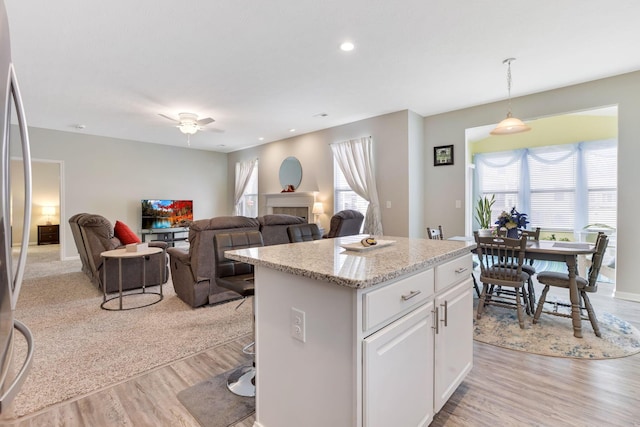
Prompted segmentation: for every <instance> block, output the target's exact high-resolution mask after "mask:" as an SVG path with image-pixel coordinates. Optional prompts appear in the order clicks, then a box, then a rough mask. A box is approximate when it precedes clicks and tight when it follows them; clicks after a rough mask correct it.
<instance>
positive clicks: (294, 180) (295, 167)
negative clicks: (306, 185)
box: [280, 157, 302, 190]
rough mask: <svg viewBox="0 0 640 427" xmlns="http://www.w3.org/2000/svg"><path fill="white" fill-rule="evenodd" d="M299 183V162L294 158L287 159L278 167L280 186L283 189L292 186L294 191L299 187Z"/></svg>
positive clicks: (300, 173) (300, 171)
mask: <svg viewBox="0 0 640 427" xmlns="http://www.w3.org/2000/svg"><path fill="white" fill-rule="evenodd" d="M300 181H302V166H301V165H300V161H299V160H298V159H296V158H295V157H287V158H286V159H284V160H283V161H282V164H281V165H280V185H281V186H282V188H283V189H287V188H289V186H290V185H292V186H293V189H294V190H295V189H297V188H298V186H299V185H300Z"/></svg>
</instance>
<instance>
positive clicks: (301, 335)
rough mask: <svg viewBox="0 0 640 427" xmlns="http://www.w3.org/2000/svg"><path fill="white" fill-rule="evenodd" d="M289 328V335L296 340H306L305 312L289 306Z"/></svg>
mask: <svg viewBox="0 0 640 427" xmlns="http://www.w3.org/2000/svg"><path fill="white" fill-rule="evenodd" d="M289 329H290V330H291V336H292V337H293V338H295V339H297V340H298V341H302V342H306V340H307V335H306V331H305V329H306V324H305V313H304V311H302V310H298V309H297V308H293V307H291V316H290V321H289Z"/></svg>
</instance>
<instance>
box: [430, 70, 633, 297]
mask: <svg viewBox="0 0 640 427" xmlns="http://www.w3.org/2000/svg"><path fill="white" fill-rule="evenodd" d="M638 87H640V72H634V73H629V74H624V75H621V76H616V77H611V78H607V79H602V80H596V81H593V82H589V83H584V84H580V85H575V86H570V87H566V88H561V89H556V90H552V91H547V92H542V93H538V94H534V95H529V96H524V97H519V98H515V99H513V102H512V104H513V112H514V115H515V116H517V117H519V118H521V119H535V118H539V117H544V116H548V115H555V114H561V113H566V112H573V111H580V110H586V109H592V108H594V107H601V106H609V105H616V104H617V105H618V119H619V122H618V126H619V133H618V135H619V145H618V221H617V222H618V227H619V231H618V238H617V239H618V241H617V256H618V259H617V265H616V292H615V295H616V297H620V298H625V299H632V300H636V301H640V281H638V279H637V277H636V274H637V270H636V269H635V264H636V263H637V261H636V258H637V252H636V251H637V248H636V243H635V242H637V241H640V228H638V227H636V226H635V222H636V216H637V212H639V211H640V198H638V197H637V195H636V193H637V190H636V188H637V186H638V184H639V183H640V168H638V160H637V159H638V158H639V157H640V146H639V144H638V138H639V137H640V120H638V116H639V115H640V96H638V93H637V90H633V89H637V88H638ZM506 109H507V105H506V102H499V103H492V104H487V105H481V106H478V107H473V108H468V109H464V110H458V111H453V112H450V113H444V114H439V115H435V116H430V117H426V118H425V120H424V132H425V142H426V145H427V147H426V158H425V165H426V176H425V186H426V188H427V192H426V198H425V205H424V209H425V216H426V222H427V224H442V225H443V227H444V228H445V230H447V234H464V232H465V230H464V212H465V209H466V207H465V205H464V201H465V200H464V191H465V185H464V184H465V170H464V167H465V165H464V162H463V161H462V158H463V157H462V154H463V153H464V150H465V129H467V128H471V127H476V126H482V125H488V124H492V123H497V122H498V121H500V120H501V119H502V118H503V117H504V115H505V113H506ZM534 131H535V130H534ZM447 144H454V146H455V148H454V150H455V158H456V159H460V160H456V161H455V164H454V165H453V166H439V167H433V166H431V165H433V147H434V146H438V145H447ZM455 200H462V201H463V209H454V208H453V206H454V204H455ZM626 225H629V227H626Z"/></svg>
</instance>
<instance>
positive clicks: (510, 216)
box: [496, 206, 529, 239]
mask: <svg viewBox="0 0 640 427" xmlns="http://www.w3.org/2000/svg"><path fill="white" fill-rule="evenodd" d="M527 224H529V221H527V214H526V213H520V212H518V211H517V210H516V207H515V206H514V207H512V208H511V211H510V212H507V211H502V213H501V214H500V215H499V216H498V220H497V221H496V225H497V226H498V227H499V229H500V230H503V231H504V230H506V231H507V237H509V238H511V239H517V238H518V237H519V233H518V230H519V229H521V228H526V226H527Z"/></svg>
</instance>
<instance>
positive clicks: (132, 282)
mask: <svg viewBox="0 0 640 427" xmlns="http://www.w3.org/2000/svg"><path fill="white" fill-rule="evenodd" d="M69 225H70V226H71V231H72V233H73V235H74V240H75V243H76V247H77V249H78V254H79V255H80V259H81V260H82V262H83V269H82V270H83V271H84V272H85V274H87V276H89V278H90V279H91V281H92V282H93V283H94V284H95V285H96V286H98V287H99V288H100V289H106V292H107V293H111V292H117V291H118V288H119V268H118V262H119V260H118V259H114V258H107V259H106V262H107V277H106V278H105V277H104V269H105V260H104V259H103V258H102V257H101V256H100V254H101V253H102V252H104V251H110V250H112V249H119V248H124V245H123V244H122V242H120V240H119V239H118V238H117V237H115V234H114V230H113V225H112V224H111V222H110V221H109V220H108V219H106V218H105V217H103V216H102V215H95V214H78V215H74V216H72V217H71V218H69ZM149 246H151V247H159V248H161V249H163V251H162V252H160V253H158V254H153V255H150V256H148V257H144V259H143V262H141V260H140V258H131V259H122V290H129V289H137V288H141V287H142V279H143V270H142V268H143V267H142V266H143V265H144V268H145V276H146V286H155V285H159V284H161V283H165V282H166V281H167V279H168V273H169V271H168V268H167V255H166V252H165V250H166V247H167V244H166V243H164V242H151V243H149ZM85 262H86V265H85ZM161 265H162V266H163V268H162V270H161V268H160V266H161Z"/></svg>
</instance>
